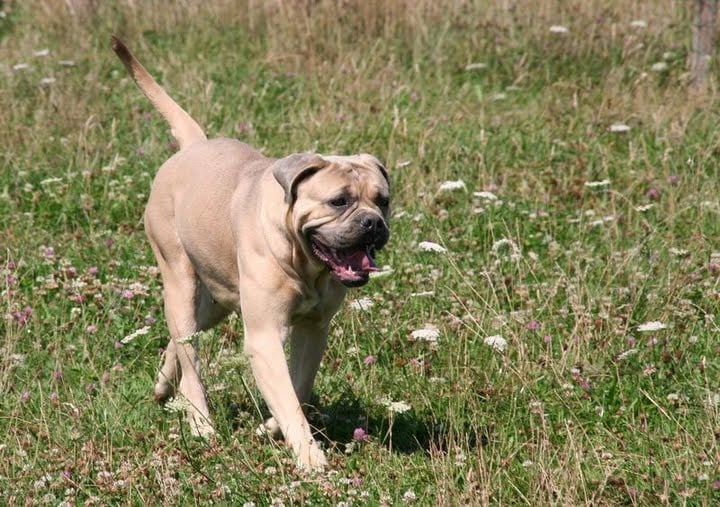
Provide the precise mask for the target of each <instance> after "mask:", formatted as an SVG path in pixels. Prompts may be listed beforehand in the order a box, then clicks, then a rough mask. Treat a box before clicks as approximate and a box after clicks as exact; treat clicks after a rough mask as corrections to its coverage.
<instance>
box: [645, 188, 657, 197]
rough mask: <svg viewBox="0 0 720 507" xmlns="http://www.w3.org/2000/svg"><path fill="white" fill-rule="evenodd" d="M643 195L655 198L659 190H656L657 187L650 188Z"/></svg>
mask: <svg viewBox="0 0 720 507" xmlns="http://www.w3.org/2000/svg"><path fill="white" fill-rule="evenodd" d="M645 195H647V198H648V199H657V198H658V197H660V190H658V189H657V188H651V189H650V190H648V191H647V193H646V194H645Z"/></svg>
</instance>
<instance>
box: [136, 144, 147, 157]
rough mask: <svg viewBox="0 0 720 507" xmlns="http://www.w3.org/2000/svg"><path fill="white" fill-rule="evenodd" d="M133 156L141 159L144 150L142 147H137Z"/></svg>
mask: <svg viewBox="0 0 720 507" xmlns="http://www.w3.org/2000/svg"><path fill="white" fill-rule="evenodd" d="M135 154H136V155H137V156H139V157H142V156H143V155H145V148H143V147H142V146H138V147H137V148H136V149H135Z"/></svg>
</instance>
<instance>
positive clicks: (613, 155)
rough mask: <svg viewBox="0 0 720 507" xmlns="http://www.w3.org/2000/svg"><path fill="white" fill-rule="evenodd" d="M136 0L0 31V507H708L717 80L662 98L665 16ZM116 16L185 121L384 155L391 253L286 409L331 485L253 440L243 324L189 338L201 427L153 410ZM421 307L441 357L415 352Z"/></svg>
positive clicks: (138, 100)
mask: <svg viewBox="0 0 720 507" xmlns="http://www.w3.org/2000/svg"><path fill="white" fill-rule="evenodd" d="M135 5H136V7H135V8H134V9H133V8H132V7H131V6H128V5H126V4H125V3H122V2H118V3H117V4H115V5H113V6H111V7H108V6H102V7H101V6H97V7H96V10H95V11H88V12H85V13H78V14H77V15H75V16H73V15H71V14H69V12H68V11H66V10H63V9H64V4H62V6H63V7H62V8H58V6H57V5H56V3H53V2H43V1H40V0H38V1H35V2H27V3H25V2H22V3H21V2H10V3H6V4H5V5H4V7H3V12H4V13H5V14H4V17H2V18H0V48H1V52H0V55H2V56H1V57H0V111H2V114H0V138H2V139H3V150H2V152H0V157H1V158H0V160H2V165H1V167H2V173H1V174H0V216H1V217H2V221H3V227H2V229H0V270H1V271H2V275H3V276H2V279H1V280H0V311H1V312H2V314H3V318H2V319H1V320H0V336H1V337H2V342H0V435H5V437H3V438H2V439H1V440H0V490H1V491H3V492H4V497H3V501H4V502H7V503H8V504H10V505H16V504H20V503H23V502H24V503H28V504H36V503H37V504H42V503H46V504H58V503H60V502H63V501H65V502H67V504H68V505H74V504H88V505H94V504H118V503H121V504H140V503H151V504H156V503H164V504H183V505H184V504H194V503H197V504H207V503H208V502H210V501H214V502H217V503H220V504H235V505H237V504H239V505H242V504H243V503H244V502H250V501H252V502H255V504H256V505H268V504H270V503H272V502H273V501H275V500H277V501H281V502H283V503H284V504H285V505H339V504H342V503H344V504H345V505H347V504H353V505H382V504H393V505H405V504H410V503H415V504H418V505H461V504H469V505H484V504H493V505H496V504H504V505H517V504H528V505H582V504H585V505H663V504H666V505H714V504H716V503H717V502H718V501H719V500H720V448H719V447H718V438H720V433H719V429H718V428H720V380H719V379H720V360H719V359H718V357H719V356H720V346H719V345H718V342H717V336H718V325H717V320H716V316H717V315H718V314H719V313H720V297H719V295H720V284H719V278H718V276H719V275H720V240H719V238H720V216H719V215H720V201H719V200H718V195H720V183H719V181H718V171H717V165H716V163H717V162H716V159H717V150H718V141H717V132H718V131H719V130H720V129H719V127H720V117H719V116H718V113H717V110H718V108H717V105H718V104H717V89H716V86H715V82H714V75H713V81H712V82H711V83H710V86H709V88H708V90H707V92H706V93H704V94H702V95H691V94H690V92H689V91H688V89H687V87H686V81H685V79H686V78H685V75H684V72H685V63H684V62H685V55H686V54H687V52H688V47H687V46H688V43H689V42H688V41H689V40H690V34H689V21H688V12H687V11H685V10H682V9H684V7H683V8H682V9H681V7H680V6H676V7H673V6H672V5H670V4H669V5H666V6H658V5H657V2H638V3H635V4H633V5H632V6H631V7H628V6H627V3H626V2H622V1H620V0H615V1H610V2H583V1H580V0H577V1H573V2H564V1H557V2H556V1H552V0H542V1H540V2H519V3H518V5H517V6H516V7H515V8H514V9H511V10H508V9H507V2H499V1H498V2H492V1H484V2H475V3H472V2H469V3H463V4H460V3H454V2H438V3H436V2H429V1H428V2H407V3H404V2H403V3H401V2H387V3H385V2H350V3H347V2H346V3H343V4H336V3H335V2H324V1H322V2H317V3H303V4H302V6H301V7H300V5H301V4H292V7H291V4H286V3H283V4H282V5H281V6H275V7H271V6H265V4H264V3H248V4H243V7H242V8H241V7H238V6H237V4H236V3H235V2H229V1H223V0H215V1H212V2H205V3H204V4H203V6H199V5H198V6H196V5H195V4H191V3H187V4H183V5H172V6H169V7H168V6H167V3H165V2H148V3H146V2H135ZM273 5H275V4H273ZM678 5H679V4H678ZM151 7H152V8H151ZM143 8H144V9H146V10H144V11H143V10H142V9H143ZM635 19H644V20H645V21H647V23H648V26H647V28H644V29H639V28H633V27H631V26H630V22H631V21H633V20H635ZM557 24H560V25H565V26H568V27H569V29H570V31H569V33H567V34H554V33H551V32H550V31H549V27H550V26H551V25H557ZM113 32H114V33H118V34H120V35H121V36H122V37H124V38H125V40H126V41H127V42H128V44H129V45H130V47H131V48H133V49H134V51H135V53H136V54H137V55H138V57H139V58H140V60H141V61H143V62H144V63H145V64H146V65H147V67H148V68H149V69H150V70H151V71H152V72H153V73H154V74H155V76H156V77H157V78H158V80H159V81H161V82H162V83H163V84H164V85H165V86H166V87H167V88H168V90H169V91H170V93H171V95H172V96H173V97H175V98H176V100H177V101H178V102H179V103H180V104H182V105H183V106H184V107H186V108H187V109H188V110H189V111H190V112H191V114H192V115H193V116H194V117H195V118H196V119H197V120H198V121H199V122H200V123H201V124H202V125H204V126H206V127H207V130H208V132H209V134H210V135H226V136H231V137H238V138H240V139H242V140H244V141H246V142H248V143H251V144H253V145H255V146H257V147H259V148H261V149H263V150H264V151H265V152H266V153H268V154H270V155H275V156H281V155H286V154H288V153H291V152H294V151H305V150H315V151H318V152H321V153H345V154H349V153H354V152H360V151H363V152H369V153H373V154H375V155H377V156H378V157H379V158H380V159H382V160H384V161H385V162H386V165H387V167H388V168H389V169H390V172H391V176H392V180H393V215H394V216H393V219H392V222H391V227H392V238H391V242H390V244H389V245H388V248H387V249H386V251H384V252H383V253H382V254H381V256H380V259H379V260H380V263H381V264H385V265H388V266H391V267H392V270H393V271H392V273H391V274H390V275H389V276H386V277H383V278H377V279H375V280H373V281H372V282H371V283H369V284H368V285H367V286H366V287H364V288H362V289H360V290H356V291H352V292H351V293H350V294H349V296H348V302H353V301H354V300H358V299H360V298H368V300H369V301H372V303H373V305H372V306H371V307H370V308H366V309H364V310H358V309H355V308H353V306H352V305H350V304H345V305H344V307H343V309H342V310H341V311H340V312H339V314H338V316H337V317H336V319H335V321H334V324H333V327H332V330H331V340H330V345H329V350H328V353H327V356H326V358H325V360H324V362H323V365H322V367H321V370H320V374H319V376H318V381H317V383H316V389H315V397H314V400H313V405H314V407H313V408H312V409H311V410H310V418H311V421H312V423H313V424H314V425H315V426H316V427H317V429H318V432H319V435H318V438H320V439H321V440H322V441H323V442H324V445H325V447H326V449H327V451H328V457H329V460H330V464H331V467H330V469H331V471H330V472H328V473H325V474H323V475H317V476H311V477H309V476H305V475H302V474H300V473H298V472H297V471H295V470H294V467H293V464H292V463H293V461H292V458H291V456H290V455H289V454H288V453H287V452H286V451H285V449H284V448H283V447H282V445H281V444H278V443H274V442H270V441H268V440H266V439H264V438H260V437H257V436H256V435H255V433H254V430H255V428H256V427H257V426H258V425H259V424H260V422H261V420H262V417H263V416H265V415H267V410H266V408H265V406H264V404H263V402H262V399H261V397H260V396H259V394H258V392H257V389H256V387H255V385H254V381H253V379H252V375H251V374H250V373H249V370H248V368H247V364H246V362H245V360H244V358H243V357H242V355H241V350H242V332H241V329H242V326H241V325H240V322H239V320H238V319H230V320H229V321H227V322H225V323H224V324H222V325H220V326H218V327H217V328H216V329H215V330H213V331H212V332H209V333H207V335H206V336H205V337H204V338H203V340H202V346H201V355H202V357H203V364H204V365H205V369H204V379H205V383H206V385H207V387H208V390H209V397H210V401H211V403H212V405H213V407H212V412H213V415H214V420H215V423H216V425H217V427H218V432H219V435H218V438H217V439H216V440H215V441H213V442H210V443H205V442H202V441H198V440H194V439H193V438H191V437H190V435H189V432H188V428H187V426H186V425H185V424H184V423H183V422H182V421H181V420H180V418H179V416H178V415H177V414H175V413H171V412H168V411H164V410H163V409H162V408H161V407H159V406H157V405H156V404H155V403H154V402H153V401H152V398H151V389H152V385H153V379H154V376H155V374H156V369H157V367H158V365H159V361H160V355H159V354H160V351H161V349H162V347H164V346H165V344H166V340H167V333H166V329H165V326H164V323H163V316H162V301H161V290H162V288H161V284H160V280H159V277H158V275H157V272H156V270H155V268H154V259H153V257H152V253H151V251H150V248H149V245H148V243H147V241H146V240H145V237H144V233H143V230H142V213H143V207H144V203H145V201H146V199H147V195H148V192H149V188H150V183H151V181H152V177H153V175H154V172H155V170H156V169H157V167H158V166H159V165H160V164H161V163H162V162H163V161H164V160H165V159H166V158H167V157H168V156H169V155H170V154H171V153H172V147H171V146H169V141H170V137H169V132H168V128H167V126H166V125H165V124H164V123H163V122H162V120H161V119H160V118H159V115H157V114H156V113H154V112H152V109H151V106H150V105H149V104H148V103H147V101H146V100H145V98H144V97H143V96H142V95H141V93H140V92H139V91H138V90H137V89H136V88H135V86H134V84H133V83H132V82H131V80H130V79H129V78H127V76H126V75H125V71H124V69H123V68H122V66H121V64H120V63H119V62H118V61H117V60H116V59H115V57H114V55H113V53H112V51H111V50H110V48H109V36H110V34H111V33H113ZM43 48H48V50H49V53H48V54H47V55H45V56H36V55H35V54H34V52H35V51H38V50H41V49H43ZM60 60H72V61H73V64H72V65H63V64H60V63H59V61H60ZM659 61H665V62H666V63H667V69H666V70H664V71H654V70H652V66H653V64H655V63H657V62H659ZM478 62H482V63H485V64H486V67H485V68H482V69H475V70H466V66H467V65H468V64H471V63H478ZM19 63H27V64H28V65H29V68H27V69H22V68H19V69H16V68H15V69H14V66H15V65H16V64H19ZM43 78H54V81H53V82H51V83H49V84H41V80H42V79H43ZM614 123H624V124H626V125H628V126H629V127H630V130H629V131H628V132H621V133H620V132H612V131H611V130H610V126H611V125H612V124H614ZM458 179H462V180H463V181H464V182H465V185H466V190H458V191H441V190H440V185H441V184H442V182H444V181H446V180H458ZM606 179H607V180H609V184H607V185H600V186H592V185H590V186H588V185H586V183H588V182H598V181H602V180H606ZM480 191H491V192H493V194H494V195H496V196H497V198H498V199H497V200H495V201H489V200H487V199H486V198H483V197H481V196H475V195H474V194H473V193H474V192H480ZM421 241H433V242H436V243H440V244H442V245H444V246H445V247H446V248H447V250H448V252H447V253H445V254H439V253H433V252H424V251H421V250H420V249H419V248H418V243H419V242H421ZM513 245H515V247H516V248H517V251H516V252H515V253H513ZM649 321H660V322H662V323H664V324H666V325H667V326H668V327H667V328H666V329H662V330H659V331H655V332H643V331H640V330H639V329H638V326H639V325H640V324H642V323H645V322H649ZM428 325H430V326H434V327H435V328H437V329H438V331H439V339H438V342H437V344H436V345H433V344H429V343H425V342H423V341H422V340H419V341H413V340H412V339H411V333H412V332H413V331H414V330H417V329H421V328H424V327H426V326H428ZM144 326H149V332H148V333H147V334H144V335H139V336H137V337H136V338H135V339H133V340H132V341H130V342H129V343H126V344H122V343H120V340H121V339H122V338H123V337H125V336H128V335H130V334H131V333H133V332H134V331H136V330H137V329H140V328H142V327H144ZM497 335H500V336H502V338H503V339H504V340H505V341H506V348H505V349H504V350H503V351H498V350H495V349H494V348H493V347H491V346H490V345H488V344H487V343H485V340H486V338H488V337H491V336H497ZM370 356H372V357H371V359H368V358H369V357H370ZM383 398H389V399H391V400H394V401H404V402H406V403H408V404H409V405H410V406H411V409H410V410H409V411H407V412H405V413H402V414H395V415H392V414H390V413H389V412H388V410H387V409H386V407H385V406H384V405H383V404H382V402H381V400H382V399H383ZM355 428H363V429H364V430H366V431H367V433H368V434H369V438H368V440H367V441H364V442H353V431H354V430H355Z"/></svg>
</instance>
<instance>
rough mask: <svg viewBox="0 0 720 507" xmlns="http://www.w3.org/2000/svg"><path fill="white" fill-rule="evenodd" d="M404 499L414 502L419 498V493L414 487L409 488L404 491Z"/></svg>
mask: <svg viewBox="0 0 720 507" xmlns="http://www.w3.org/2000/svg"><path fill="white" fill-rule="evenodd" d="M403 500H405V501H406V502H414V501H415V500H417V495H416V494H415V492H414V491H413V490H412V489H408V490H407V491H406V492H405V493H403Z"/></svg>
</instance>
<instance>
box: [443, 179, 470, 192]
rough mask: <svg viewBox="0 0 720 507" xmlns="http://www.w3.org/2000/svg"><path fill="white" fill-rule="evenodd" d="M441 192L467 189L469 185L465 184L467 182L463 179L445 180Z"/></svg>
mask: <svg viewBox="0 0 720 507" xmlns="http://www.w3.org/2000/svg"><path fill="white" fill-rule="evenodd" d="M439 190H440V191H441V192H452V191H455V190H467V187H466V186H465V182H464V181H463V180H448V181H443V182H442V183H441V184H440V189H439Z"/></svg>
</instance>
